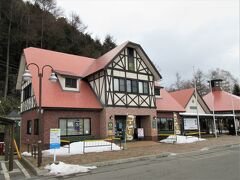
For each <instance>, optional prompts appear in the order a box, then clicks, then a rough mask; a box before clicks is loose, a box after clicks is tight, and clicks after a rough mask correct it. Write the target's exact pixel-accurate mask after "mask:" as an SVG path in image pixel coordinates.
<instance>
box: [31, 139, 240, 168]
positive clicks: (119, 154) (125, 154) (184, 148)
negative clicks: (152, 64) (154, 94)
mask: <svg viewBox="0 0 240 180" xmlns="http://www.w3.org/2000/svg"><path fill="white" fill-rule="evenodd" d="M238 143H240V136H229V135H224V136H221V137H219V138H217V139H216V138H207V140H206V141H201V142H195V143H191V144H164V143H158V142H153V141H136V142H129V143H127V149H126V150H122V151H108V152H98V153H86V154H81V155H72V156H58V157H57V161H63V162H65V163H69V164H81V165H84V164H90V163H95V162H102V161H111V160H117V159H124V158H131V157H139V156H148V155H156V154H161V153H166V152H168V153H184V152H189V151H194V150H200V149H202V148H206V147H213V146H222V145H228V144H238ZM27 159H28V160H29V161H30V162H31V163H32V164H34V165H37V161H36V159H34V158H32V157H27ZM52 161H53V157H44V158H43V166H42V168H43V167H44V166H45V165H46V164H49V163H51V162H52Z"/></svg>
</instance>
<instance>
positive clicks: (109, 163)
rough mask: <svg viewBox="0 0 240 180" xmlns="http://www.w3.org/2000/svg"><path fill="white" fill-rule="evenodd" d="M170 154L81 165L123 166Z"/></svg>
mask: <svg viewBox="0 0 240 180" xmlns="http://www.w3.org/2000/svg"><path fill="white" fill-rule="evenodd" d="M170 154H171V153H161V154H156V155H147V156H138V157H131V158H124V159H117V160H110V161H102V162H95V163H90V164H83V165H84V166H97V167H103V166H109V165H116V164H123V163H128V162H136V161H142V160H151V159H156V158H163V157H168V156H169V155H170Z"/></svg>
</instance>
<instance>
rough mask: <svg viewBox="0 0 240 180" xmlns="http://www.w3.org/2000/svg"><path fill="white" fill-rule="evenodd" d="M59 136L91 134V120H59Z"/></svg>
mask: <svg viewBox="0 0 240 180" xmlns="http://www.w3.org/2000/svg"><path fill="white" fill-rule="evenodd" d="M59 128H60V129H61V136H73V135H89V134H91V120H90V119H89V118H71V119H60V120H59Z"/></svg>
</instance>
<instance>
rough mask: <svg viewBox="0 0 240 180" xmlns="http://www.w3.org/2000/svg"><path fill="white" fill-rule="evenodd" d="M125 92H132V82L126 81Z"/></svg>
mask: <svg viewBox="0 0 240 180" xmlns="http://www.w3.org/2000/svg"><path fill="white" fill-rule="evenodd" d="M127 92H129V93H131V92H132V82H131V80H127Z"/></svg>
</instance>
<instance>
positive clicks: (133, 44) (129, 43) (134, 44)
mask: <svg viewBox="0 0 240 180" xmlns="http://www.w3.org/2000/svg"><path fill="white" fill-rule="evenodd" d="M129 45H132V46H136V47H139V48H140V50H141V51H142V52H143V54H144V56H146V58H147V60H148V61H149V62H150V64H151V66H152V67H153V69H154V70H155V71H156V72H157V74H158V76H159V77H160V79H162V76H161V74H160V73H159V72H158V70H157V68H156V67H155V65H154V64H153V62H152V61H151V60H150V58H149V57H148V55H147V54H146V52H145V51H144V50H143V48H142V47H141V45H139V44H136V43H133V42H131V41H129V42H128V43H127V44H126V45H125V46H123V47H122V49H121V50H119V52H118V53H117V54H116V55H115V56H114V57H113V58H112V59H111V61H109V63H107V64H106V65H105V67H104V69H106V67H108V66H109V64H110V63H112V61H113V60H114V59H115V58H116V57H117V56H118V55H119V54H120V53H121V51H122V50H123V49H125V48H126V47H127V46H129Z"/></svg>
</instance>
